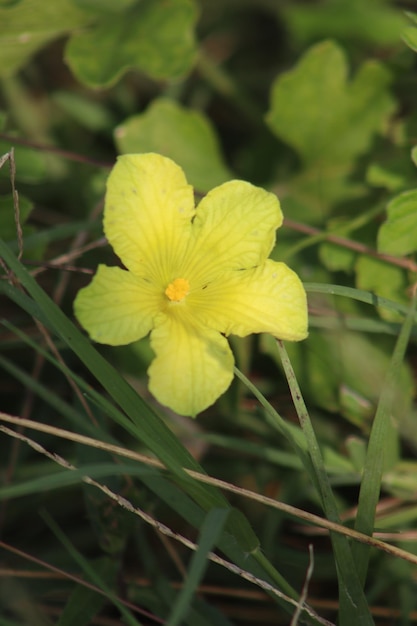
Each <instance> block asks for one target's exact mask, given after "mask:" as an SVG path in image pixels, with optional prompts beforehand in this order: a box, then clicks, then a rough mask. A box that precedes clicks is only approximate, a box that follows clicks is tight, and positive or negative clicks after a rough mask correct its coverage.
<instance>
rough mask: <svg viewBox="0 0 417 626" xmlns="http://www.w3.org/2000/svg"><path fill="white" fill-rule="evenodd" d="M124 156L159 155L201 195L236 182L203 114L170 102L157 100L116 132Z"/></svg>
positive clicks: (118, 144) (213, 132) (212, 130)
mask: <svg viewBox="0 0 417 626" xmlns="http://www.w3.org/2000/svg"><path fill="white" fill-rule="evenodd" d="M115 140H116V144H117V147H118V149H119V150H120V152H123V153H129V152H158V153H160V154H163V155H164V156H167V157H170V158H171V159H173V160H174V161H175V162H176V163H178V164H179V165H181V167H182V168H183V169H184V171H185V174H186V176H187V179H188V181H189V182H190V183H191V184H192V185H193V186H194V187H195V188H196V189H198V191H202V192H207V191H209V190H210V189H212V188H213V187H215V186H216V185H219V184H221V183H223V182H225V181H226V180H229V179H230V178H232V174H231V172H230V170H229V169H228V168H227V166H226V164H225V163H224V160H223V157H222V154H221V151H220V147H219V142H218V139H217V136H216V134H215V131H214V128H213V127H212V125H211V123H210V121H209V120H208V119H207V118H206V117H205V116H204V115H203V114H202V113H200V112H198V111H193V110H190V109H186V108H185V107H182V106H180V105H179V104H177V103H176V102H174V101H172V100H168V99H163V98H161V99H159V100H154V102H153V103H152V105H151V106H150V107H149V109H148V110H147V111H146V112H145V113H142V114H140V115H134V116H133V117H130V118H129V119H127V120H126V121H125V122H124V123H123V124H121V125H120V126H119V127H118V128H116V131H115Z"/></svg>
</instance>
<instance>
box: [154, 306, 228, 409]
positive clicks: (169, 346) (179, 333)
mask: <svg viewBox="0 0 417 626" xmlns="http://www.w3.org/2000/svg"><path fill="white" fill-rule="evenodd" d="M151 347H152V348H153V350H154V352H155V354H156V357H155V359H154V361H152V363H151V365H150V367H149V370H148V374H149V389H150V391H151V393H152V394H153V395H154V396H155V397H156V398H157V400H159V402H160V403H161V404H164V405H166V406H169V407H170V408H171V409H173V410H174V411H176V412H177V413H180V414H181V415H189V416H195V415H196V414H197V413H200V412H201V411H203V410H204V409H205V408H207V407H208V406H210V405H211V404H213V403H214V402H215V401H216V400H217V398H218V397H219V396H221V394H222V393H224V392H225V391H226V389H227V388H228V387H229V385H230V383H231V382H232V379H233V364H234V359H233V355H232V352H231V350H230V347H229V344H228V343H227V340H226V339H225V338H224V337H223V336H222V335H221V334H220V333H218V332H216V331H213V330H211V329H209V328H204V327H201V326H196V325H195V324H185V323H184V321H183V320H181V319H179V318H177V317H175V316H166V317H165V316H164V317H163V318H161V323H160V324H157V326H156V328H155V329H154V330H153V331H152V333H151Z"/></svg>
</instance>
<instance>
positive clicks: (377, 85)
mask: <svg viewBox="0 0 417 626" xmlns="http://www.w3.org/2000/svg"><path fill="white" fill-rule="evenodd" d="M347 75H348V66H347V61H346V58H345V55H344V53H343V51H342V49H341V48H340V47H339V46H338V45H337V44H335V43H333V42H331V41H326V42H323V43H320V44H318V45H316V46H314V47H313V48H311V49H310V50H308V51H307V53H306V54H305V55H304V57H303V58H302V59H301V61H300V62H299V63H298V65H297V66H296V67H295V69H293V70H291V71H289V72H287V73H286V74H283V75H281V76H280V77H278V79H277V80H276V81H275V83H274V85H273V88H272V94H271V109H270V111H269V113H268V115H267V121H268V123H269V125H270V127H271V129H272V131H273V132H274V133H275V134H276V135H278V137H280V138H281V139H283V140H284V141H286V142H287V143H289V144H290V145H291V146H292V147H293V148H294V149H295V150H297V152H298V153H299V154H300V156H301V158H302V160H303V162H304V164H305V165H306V166H309V167H311V166H312V165H320V166H321V168H322V170H324V171H323V175H324V176H326V174H327V175H330V172H326V168H329V169H330V168H334V167H337V166H342V167H349V166H351V165H352V164H353V162H354V160H355V159H356V158H357V157H358V156H359V155H361V154H363V153H364V152H366V150H367V149H368V148H369V146H370V143H371V141H372V139H373V137H374V135H375V133H377V132H380V131H382V130H383V129H384V124H385V123H386V122H387V119H388V116H389V115H390V114H391V113H392V111H393V109H394V102H393V100H392V98H391V96H390V94H389V92H388V89H387V87H388V84H389V81H390V76H389V73H388V72H387V70H386V69H385V68H384V67H383V66H382V65H381V64H380V63H377V62H376V61H367V62H365V63H364V64H363V65H362V67H361V68H360V69H359V71H358V72H357V74H356V76H355V77H354V78H353V79H352V81H350V82H348V81H347Z"/></svg>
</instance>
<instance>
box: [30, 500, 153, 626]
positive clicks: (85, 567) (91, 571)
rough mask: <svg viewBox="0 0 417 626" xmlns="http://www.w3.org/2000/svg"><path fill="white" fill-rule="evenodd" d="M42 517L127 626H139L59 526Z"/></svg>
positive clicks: (50, 519) (46, 516)
mask: <svg viewBox="0 0 417 626" xmlns="http://www.w3.org/2000/svg"><path fill="white" fill-rule="evenodd" d="M42 517H43V518H44V520H45V521H46V523H47V525H48V526H49V528H50V529H51V530H52V532H53V533H54V535H55V536H56V537H57V539H58V540H59V541H60V542H61V543H62V545H63V546H64V547H65V548H66V549H67V551H68V554H69V555H70V556H72V558H73V559H74V561H75V562H76V563H77V565H79V567H80V568H81V569H82V570H83V572H84V574H85V575H86V577H87V578H88V579H89V580H90V581H91V582H92V583H94V584H95V585H96V587H99V588H100V589H101V590H102V591H104V593H105V594H106V596H107V598H108V599H109V600H110V601H111V602H112V603H113V604H114V606H116V607H117V608H118V610H119V611H120V613H121V615H123V618H124V620H125V622H126V624H128V625H129V626H141V624H140V622H138V621H137V620H136V619H135V618H134V616H133V615H132V613H131V612H130V611H129V610H128V609H127V608H126V607H125V606H124V605H123V604H122V602H119V600H118V598H117V596H116V595H115V594H114V593H113V592H112V590H111V589H110V587H109V586H108V585H107V583H106V582H105V581H104V580H103V578H102V576H101V575H100V574H99V572H98V571H97V570H96V569H95V568H94V567H93V566H92V565H91V564H90V563H89V561H88V560H87V559H85V558H84V557H83V556H82V554H81V553H80V552H78V550H76V549H75V547H74V546H73V545H72V544H71V542H70V541H69V540H68V539H67V537H66V536H65V534H64V533H63V532H62V531H61V529H60V528H59V526H58V525H57V524H56V523H55V521H54V520H53V519H52V518H51V517H50V515H49V514H48V513H46V512H45V511H44V512H43V514H42Z"/></svg>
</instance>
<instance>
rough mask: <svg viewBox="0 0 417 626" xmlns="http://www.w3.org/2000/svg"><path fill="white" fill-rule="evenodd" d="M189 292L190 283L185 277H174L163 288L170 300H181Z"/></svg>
mask: <svg viewBox="0 0 417 626" xmlns="http://www.w3.org/2000/svg"><path fill="white" fill-rule="evenodd" d="M189 293H190V283H189V282H188V280H187V279H186V278H176V279H175V280H173V281H172V283H169V285H168V287H167V288H166V289H165V295H166V296H167V297H168V298H169V299H170V300H171V301H172V302H181V300H184V298H185V296H187V295H188V294H189Z"/></svg>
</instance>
